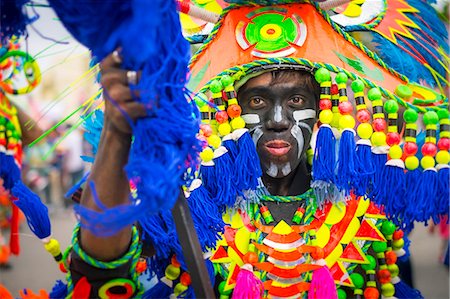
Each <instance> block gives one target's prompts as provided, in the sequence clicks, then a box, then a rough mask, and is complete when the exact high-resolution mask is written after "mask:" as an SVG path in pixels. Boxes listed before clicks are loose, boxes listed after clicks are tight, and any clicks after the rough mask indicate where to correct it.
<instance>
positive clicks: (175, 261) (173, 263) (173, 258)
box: [171, 254, 181, 267]
mask: <svg viewBox="0 0 450 299" xmlns="http://www.w3.org/2000/svg"><path fill="white" fill-rule="evenodd" d="M171 263H172V265H174V266H175V267H180V266H181V265H180V263H179V262H178V260H177V256H176V255H175V254H174V255H173V256H172V260H171Z"/></svg>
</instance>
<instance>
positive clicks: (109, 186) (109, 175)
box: [80, 118, 131, 261]
mask: <svg viewBox="0 0 450 299" xmlns="http://www.w3.org/2000/svg"><path fill="white" fill-rule="evenodd" d="M130 145H131V135H129V134H125V133H121V132H118V131H117V130H116V129H115V128H114V126H113V125H111V123H110V122H109V121H108V119H107V118H106V119H105V124H104V128H103V132H102V136H101V139H100V145H99V149H98V152H97V155H96V160H95V162H94V165H93V167H92V171H91V175H90V177H89V181H92V182H94V185H95V190H96V192H97V194H98V197H99V199H100V200H101V202H102V203H103V204H104V205H105V206H106V207H114V206H117V205H122V204H127V203H129V193H130V190H129V183H128V179H127V176H126V173H125V171H124V166H125V165H126V163H127V161H128V154H129V150H130ZM80 204H81V205H83V206H85V207H87V208H89V209H92V210H96V211H99V207H98V206H97V205H96V203H95V201H94V199H93V196H92V190H91V188H90V184H89V183H88V184H86V189H85V190H84V191H83V195H82V197H81V202H80ZM81 221H83V219H81ZM130 240H131V228H130V227H126V228H124V229H123V230H122V231H120V232H119V233H117V234H116V235H114V236H111V237H98V236H95V235H94V234H92V233H91V232H89V231H88V230H83V229H81V230H80V242H81V245H82V247H83V249H84V251H86V253H87V254H89V255H90V256H92V257H93V258H96V259H98V260H103V261H108V260H113V259H116V258H118V257H120V256H121V255H122V254H123V253H125V252H126V251H127V249H128V246H129V244H130Z"/></svg>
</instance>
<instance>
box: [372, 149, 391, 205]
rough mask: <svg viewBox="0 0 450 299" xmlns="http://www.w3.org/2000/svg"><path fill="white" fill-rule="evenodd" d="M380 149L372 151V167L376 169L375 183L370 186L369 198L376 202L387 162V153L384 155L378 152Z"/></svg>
mask: <svg viewBox="0 0 450 299" xmlns="http://www.w3.org/2000/svg"><path fill="white" fill-rule="evenodd" d="M378 149H380V148H373V149H372V165H373V169H374V172H375V174H374V176H373V181H372V183H371V184H370V186H369V193H368V196H369V198H370V199H371V200H375V197H376V196H377V193H378V192H379V191H380V189H379V182H380V180H381V178H382V174H383V169H384V166H385V164H386V162H387V153H383V151H382V150H381V151H380V150H378Z"/></svg>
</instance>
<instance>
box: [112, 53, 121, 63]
mask: <svg viewBox="0 0 450 299" xmlns="http://www.w3.org/2000/svg"><path fill="white" fill-rule="evenodd" d="M112 58H113V60H114V62H115V63H117V64H121V63H122V57H120V53H119V51H117V50H115V51H113V52H112Z"/></svg>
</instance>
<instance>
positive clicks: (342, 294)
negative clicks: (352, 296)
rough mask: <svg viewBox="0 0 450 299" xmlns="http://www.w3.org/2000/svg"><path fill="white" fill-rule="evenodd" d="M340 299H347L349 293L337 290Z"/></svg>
mask: <svg viewBox="0 0 450 299" xmlns="http://www.w3.org/2000/svg"><path fill="white" fill-rule="evenodd" d="M337 296H338V299H347V293H346V292H345V291H344V290H343V289H337Z"/></svg>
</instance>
